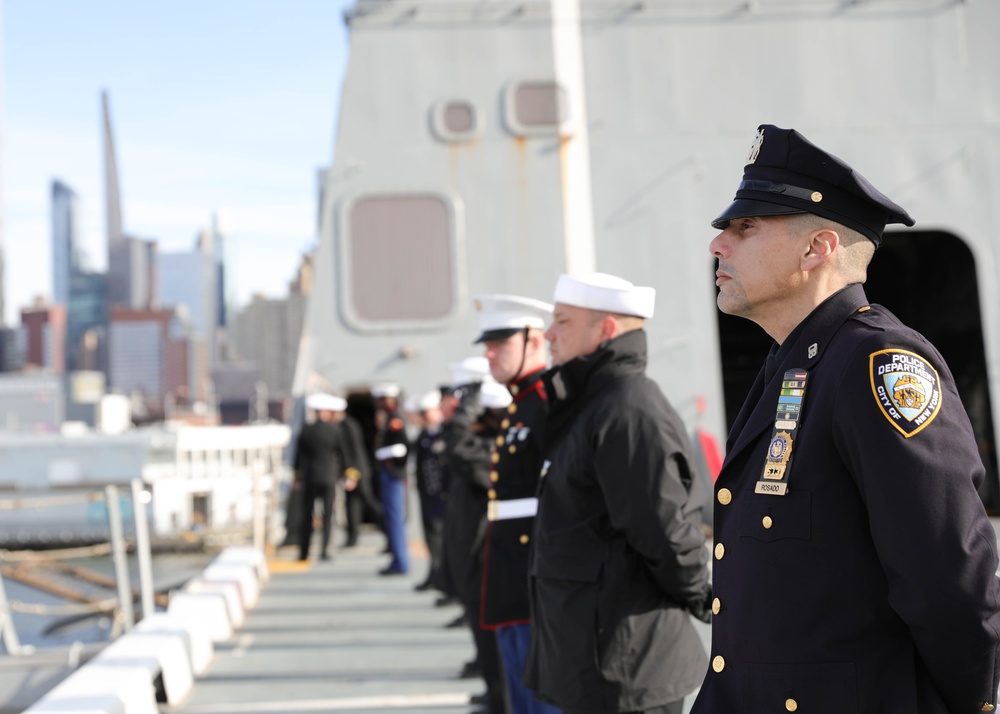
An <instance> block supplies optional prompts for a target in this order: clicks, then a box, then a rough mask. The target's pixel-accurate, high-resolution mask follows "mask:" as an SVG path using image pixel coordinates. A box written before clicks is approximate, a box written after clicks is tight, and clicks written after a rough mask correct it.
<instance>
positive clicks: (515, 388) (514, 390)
mask: <svg viewBox="0 0 1000 714" xmlns="http://www.w3.org/2000/svg"><path fill="white" fill-rule="evenodd" d="M507 391H508V392H510V393H511V395H512V396H515V397H516V396H517V393H518V392H520V391H521V388H520V387H519V386H517V385H516V384H512V385H510V386H509V387H507Z"/></svg>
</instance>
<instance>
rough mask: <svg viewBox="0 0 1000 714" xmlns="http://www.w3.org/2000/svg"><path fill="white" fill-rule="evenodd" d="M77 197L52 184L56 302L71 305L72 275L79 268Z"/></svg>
mask: <svg viewBox="0 0 1000 714" xmlns="http://www.w3.org/2000/svg"><path fill="white" fill-rule="evenodd" d="M78 204H79V201H78V200H77V197H76V193H75V192H74V191H73V189H71V188H70V187H69V186H67V185H66V184H65V183H63V182H62V181H60V180H59V179H55V180H54V181H53V182H52V301H53V302H57V303H59V304H61V305H66V304H68V303H69V285H70V275H71V274H72V273H73V271H74V269H76V268H77V255H76V251H77V241H78V235H77V229H78V226H79V218H78Z"/></svg>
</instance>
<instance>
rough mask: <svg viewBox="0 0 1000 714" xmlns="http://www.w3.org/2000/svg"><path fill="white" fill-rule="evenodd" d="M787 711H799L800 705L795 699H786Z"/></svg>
mask: <svg viewBox="0 0 1000 714" xmlns="http://www.w3.org/2000/svg"><path fill="white" fill-rule="evenodd" d="M785 709H786V710H787V711H790V712H794V711H798V709H799V703H798V702H797V701H795V700H794V699H791V698H789V699H786V700H785Z"/></svg>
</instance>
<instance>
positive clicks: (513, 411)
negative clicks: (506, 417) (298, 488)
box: [507, 404, 517, 414]
mask: <svg viewBox="0 0 1000 714" xmlns="http://www.w3.org/2000/svg"><path fill="white" fill-rule="evenodd" d="M507 413H508V414H517V405H516V404H511V405H510V406H509V407H507Z"/></svg>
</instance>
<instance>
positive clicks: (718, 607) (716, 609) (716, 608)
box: [712, 598, 722, 615]
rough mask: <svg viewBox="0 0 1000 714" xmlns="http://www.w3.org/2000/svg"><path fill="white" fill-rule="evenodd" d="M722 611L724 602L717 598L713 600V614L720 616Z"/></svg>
mask: <svg viewBox="0 0 1000 714" xmlns="http://www.w3.org/2000/svg"><path fill="white" fill-rule="evenodd" d="M721 611H722V600H720V599H719V598H715V599H714V600H712V614H713V615H718V614H719V613H720V612H721Z"/></svg>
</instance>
